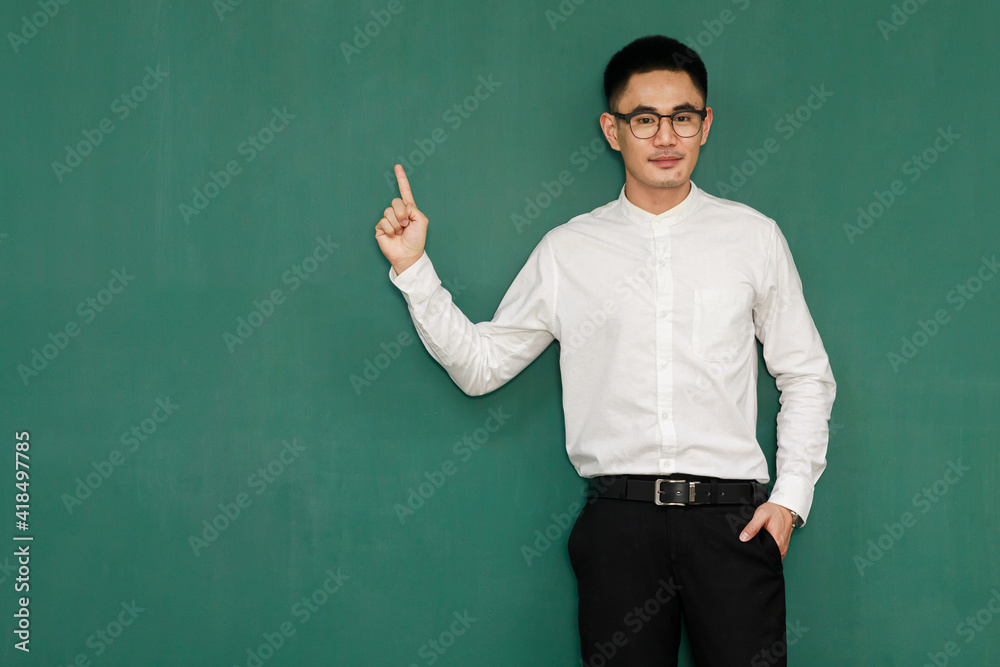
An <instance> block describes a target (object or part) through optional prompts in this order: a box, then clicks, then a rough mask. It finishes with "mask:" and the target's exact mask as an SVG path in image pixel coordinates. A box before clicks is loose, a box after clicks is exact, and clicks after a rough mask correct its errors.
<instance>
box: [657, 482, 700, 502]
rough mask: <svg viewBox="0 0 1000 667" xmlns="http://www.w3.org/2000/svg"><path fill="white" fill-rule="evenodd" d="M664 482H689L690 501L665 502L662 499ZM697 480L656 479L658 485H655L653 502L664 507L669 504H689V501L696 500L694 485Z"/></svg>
mask: <svg viewBox="0 0 1000 667" xmlns="http://www.w3.org/2000/svg"><path fill="white" fill-rule="evenodd" d="M662 482H687V483H688V502H687V503H665V502H662V501H660V484H661V483H662ZM695 484H696V482H693V481H688V480H686V479H658V480H656V486H655V487H654V494H653V502H654V503H655V504H657V505H660V506H662V507H668V506H680V505H687V504H688V503H693V502H694V485H695Z"/></svg>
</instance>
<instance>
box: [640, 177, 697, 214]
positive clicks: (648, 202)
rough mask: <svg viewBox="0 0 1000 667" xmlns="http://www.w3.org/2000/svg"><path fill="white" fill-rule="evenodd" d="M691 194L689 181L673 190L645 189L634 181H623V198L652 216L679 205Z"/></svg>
mask: <svg viewBox="0 0 1000 667" xmlns="http://www.w3.org/2000/svg"><path fill="white" fill-rule="evenodd" d="M690 192H691V180H690V179H687V180H685V181H684V183H683V184H682V185H679V186H677V187H673V188H645V187H642V186H640V185H638V184H637V183H636V182H635V181H634V180H631V179H629V178H626V179H625V196H626V197H628V200H629V201H630V202H632V203H633V204H635V205H636V206H638V207H639V208H641V209H642V210H644V211H648V212H649V213H652V214H653V215H659V214H661V213H664V212H666V211H669V210H670V209H672V208H673V207H675V206H677V205H678V204H680V203H681V202H682V201H684V199H685V198H686V197H687V196H688V193H690Z"/></svg>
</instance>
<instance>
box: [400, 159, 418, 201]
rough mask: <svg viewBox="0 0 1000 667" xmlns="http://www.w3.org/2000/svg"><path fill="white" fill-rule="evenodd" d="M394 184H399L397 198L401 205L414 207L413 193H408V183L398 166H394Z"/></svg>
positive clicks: (401, 168) (404, 173)
mask: <svg viewBox="0 0 1000 667" xmlns="http://www.w3.org/2000/svg"><path fill="white" fill-rule="evenodd" d="M396 183H398V184H399V196H400V198H402V200H403V203H404V204H413V205H414V206H416V202H414V201H413V192H411V191H410V182H409V181H408V180H406V172H405V171H404V170H403V166H402V165H399V164H397V165H396Z"/></svg>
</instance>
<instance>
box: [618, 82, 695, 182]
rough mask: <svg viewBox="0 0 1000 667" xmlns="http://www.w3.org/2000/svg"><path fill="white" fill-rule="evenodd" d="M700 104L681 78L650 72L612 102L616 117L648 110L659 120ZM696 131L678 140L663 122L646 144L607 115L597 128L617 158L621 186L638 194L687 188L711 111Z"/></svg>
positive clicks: (631, 84) (663, 121) (692, 88)
mask: <svg viewBox="0 0 1000 667" xmlns="http://www.w3.org/2000/svg"><path fill="white" fill-rule="evenodd" d="M703 104H704V101H703V100H702V97H701V95H700V94H699V93H698V90H697V88H695V86H694V82H693V81H692V80H691V77H690V76H689V75H688V73H687V72H671V71H669V70H656V71H653V72H645V73H643V74H633V75H632V76H631V77H630V78H629V81H628V85H627V87H626V89H625V94H624V95H622V98H621V100H620V101H619V102H618V104H617V106H618V108H617V109H612V111H618V112H620V113H631V112H633V111H637V110H642V108H643V107H645V108H647V110H650V109H651V110H654V111H656V112H658V113H661V114H668V113H673V112H674V111H679V110H680V109H683V108H693V109H701V108H702V105H703ZM707 113H708V115H707V116H706V117H705V121H704V123H703V124H702V127H701V130H700V131H699V132H698V134H696V135H694V136H693V137H678V136H677V135H676V134H674V131H673V129H672V128H671V127H670V122H669V121H668V120H667V119H666V118H664V119H663V120H662V121H661V122H660V129H659V130H658V131H657V133H656V134H655V135H654V136H653V137H651V138H649V139H636V137H635V135H634V134H632V130H631V129H629V125H628V123H626V122H625V121H624V120H622V119H620V118H616V117H615V116H612V115H611V114H610V113H604V114H602V115H601V127H602V129H603V130H604V136H605V137H606V138H607V140H608V143H609V144H610V145H611V147H612V148H613V149H615V150H617V151H620V152H621V154H622V160H623V161H624V162H625V171H626V172H627V174H628V178H627V179H626V185H628V184H629V183H632V185H631V186H629V188H630V190H629V192H631V191H632V190H631V188H632V187H636V188H641V189H650V190H656V189H663V188H677V187H681V186H684V185H686V184H687V182H688V180H689V179H690V178H691V172H692V171H694V166H695V164H696V163H697V162H698V152H699V150H700V149H701V147H702V146H703V145H704V143H705V142H706V141H707V140H708V131H709V128H710V127H711V125H712V110H711V109H710V108H709V109H707Z"/></svg>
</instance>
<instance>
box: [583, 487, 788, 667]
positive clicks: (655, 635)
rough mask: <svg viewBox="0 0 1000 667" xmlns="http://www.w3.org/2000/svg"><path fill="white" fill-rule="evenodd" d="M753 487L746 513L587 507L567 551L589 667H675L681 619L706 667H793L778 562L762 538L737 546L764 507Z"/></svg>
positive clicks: (615, 503) (763, 533)
mask: <svg viewBox="0 0 1000 667" xmlns="http://www.w3.org/2000/svg"><path fill="white" fill-rule="evenodd" d="M634 477H646V476H638V475H636V476H634ZM668 477H672V478H675V479H688V480H696V481H701V480H706V481H707V480H711V479H712V478H710V477H696V476H691V475H669V476H668ZM753 484H754V487H755V489H756V491H755V495H754V497H753V498H747V499H745V502H744V503H743V504H739V505H693V506H682V507H677V506H666V507H665V506H658V505H656V504H654V503H652V502H642V501H635V500H618V499H614V498H596V497H593V498H591V499H590V500H589V502H588V503H587V505H586V506H585V507H584V508H583V510H582V511H581V512H580V515H579V516H578V517H577V519H576V522H575V523H574V525H573V530H572V531H571V533H570V536H569V545H568V548H569V557H570V562H571V564H572V566H573V570H574V572H575V573H576V580H577V589H578V591H579V597H580V603H579V622H580V649H581V653H582V657H583V667H605V666H610V665H615V666H624V667H646V666H650V667H652V666H654V665H655V666H656V667H673V666H676V665H677V651H678V646H679V643H680V636H681V619H682V617H683V621H684V624H685V627H686V630H687V635H688V639H689V641H690V644H691V648H692V651H693V653H694V656H695V660H696V662H697V664H698V666H699V667H737V666H742V665H746V666H747V667H772V666H775V665H780V666H781V667H784V666H785V665H786V660H785V654H786V648H787V643H786V639H785V578H784V572H783V569H782V563H781V552H780V550H779V549H778V545H777V543H776V542H775V541H774V538H773V537H771V534H770V533H768V532H767V530H765V529H763V528H762V529H761V530H760V532H758V534H757V536H756V537H754V538H753V539H751V540H749V541H747V542H740V540H739V534H740V532H741V531H742V529H743V527H744V526H745V525H746V524H747V523H748V522H749V520H750V517H751V516H752V515H753V510H754V509H755V508H756V507H757V506H758V505H760V504H761V503H763V502H764V501H765V500H766V499H767V489H766V487H764V486H763V485H762V484H759V483H757V482H753Z"/></svg>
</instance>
